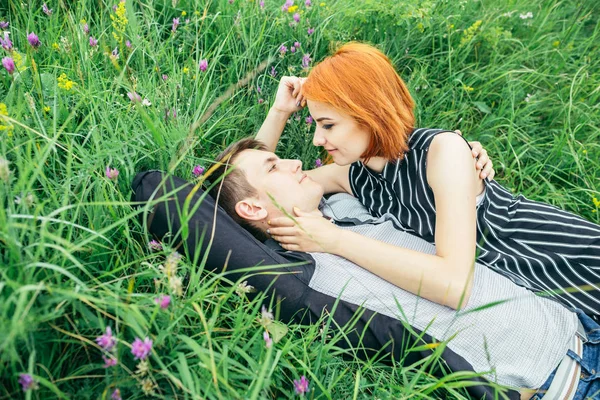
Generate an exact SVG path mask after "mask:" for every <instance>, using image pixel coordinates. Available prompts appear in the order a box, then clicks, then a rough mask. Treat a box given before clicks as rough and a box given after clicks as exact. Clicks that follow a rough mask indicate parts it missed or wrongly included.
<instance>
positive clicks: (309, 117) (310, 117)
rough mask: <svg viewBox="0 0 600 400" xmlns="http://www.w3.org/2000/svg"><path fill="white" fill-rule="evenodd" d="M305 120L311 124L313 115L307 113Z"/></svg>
mask: <svg viewBox="0 0 600 400" xmlns="http://www.w3.org/2000/svg"><path fill="white" fill-rule="evenodd" d="M305 121H306V124H307V125H312V123H313V117H312V116H311V115H309V116H308V117H306V119H305Z"/></svg>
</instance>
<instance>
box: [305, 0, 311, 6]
mask: <svg viewBox="0 0 600 400" xmlns="http://www.w3.org/2000/svg"><path fill="white" fill-rule="evenodd" d="M304 5H305V6H306V7H310V6H312V2H311V1H310V0H306V1H305V2H304Z"/></svg>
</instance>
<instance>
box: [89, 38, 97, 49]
mask: <svg viewBox="0 0 600 400" xmlns="http://www.w3.org/2000/svg"><path fill="white" fill-rule="evenodd" d="M96 46H98V39H94V37H93V36H90V47H96Z"/></svg>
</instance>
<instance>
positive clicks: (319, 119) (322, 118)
mask: <svg viewBox="0 0 600 400" xmlns="http://www.w3.org/2000/svg"><path fill="white" fill-rule="evenodd" d="M326 119H328V120H330V121H333V120H332V119H331V118H329V117H321V118H318V119H317V122H321V121H323V120H326Z"/></svg>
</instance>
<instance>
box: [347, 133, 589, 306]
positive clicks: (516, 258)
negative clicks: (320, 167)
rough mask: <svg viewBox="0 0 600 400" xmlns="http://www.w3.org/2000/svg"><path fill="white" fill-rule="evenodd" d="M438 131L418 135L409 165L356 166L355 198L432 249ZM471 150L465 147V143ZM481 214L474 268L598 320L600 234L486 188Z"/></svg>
mask: <svg viewBox="0 0 600 400" xmlns="http://www.w3.org/2000/svg"><path fill="white" fill-rule="evenodd" d="M441 132H448V131H445V130H439V129H423V128H420V129H415V130H414V131H413V133H412V134H411V136H410V140H409V147H410V150H409V151H408V153H406V154H405V156H404V158H403V159H401V160H397V161H396V162H389V163H388V164H387V165H386V166H385V167H384V169H383V171H382V172H381V173H377V172H374V171H372V170H370V169H369V168H368V167H366V166H365V165H364V164H363V163H362V162H360V161H358V162H355V163H354V164H352V165H351V167H350V172H349V178H350V186H351V188H352V192H353V194H354V196H356V197H357V198H358V199H359V200H360V202H361V203H362V204H364V205H365V206H366V207H367V209H368V210H369V212H370V213H371V214H372V215H374V216H377V217H379V216H381V215H383V214H385V213H392V214H394V215H395V216H396V217H397V218H398V220H399V221H400V222H401V223H402V225H403V227H404V228H405V229H406V231H407V232H411V233H414V234H416V235H418V236H420V237H422V238H423V239H425V240H427V241H428V242H430V243H432V244H434V243H435V201H434V195H433V192H432V190H431V188H430V187H429V184H428V183H427V175H426V162H427V150H428V148H429V145H430V144H431V141H432V140H433V138H434V137H435V135H437V134H439V133H441ZM465 142H466V140H465ZM485 184H486V190H485V196H484V199H483V201H482V202H481V203H480V205H479V206H478V207H477V258H476V259H477V262H479V263H481V264H484V265H486V266H488V267H490V268H492V269H494V270H495V271H497V272H499V273H501V274H503V275H505V276H506V277H508V278H509V279H511V280H512V281H513V282H515V283H516V284H518V285H521V286H524V287H526V288H528V289H531V290H534V291H539V292H545V293H547V294H549V295H552V296H554V297H556V298H558V299H560V300H561V301H562V302H563V303H565V304H567V305H569V306H571V307H577V308H580V309H582V310H584V311H585V312H586V313H588V314H590V315H595V316H596V317H597V316H598V315H599V314H600V226H599V225H596V224H593V223H591V222H588V221H586V220H584V219H583V218H581V217H578V216H576V215H574V214H571V213H568V212H566V211H562V210H560V209H558V208H556V207H553V206H550V205H547V204H543V203H539V202H535V201H531V200H528V199H526V198H525V197H524V196H522V195H518V196H514V195H512V194H511V193H510V192H509V191H507V190H506V189H505V188H503V187H502V186H500V185H499V184H498V183H497V182H496V181H489V180H486V181H485Z"/></svg>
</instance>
